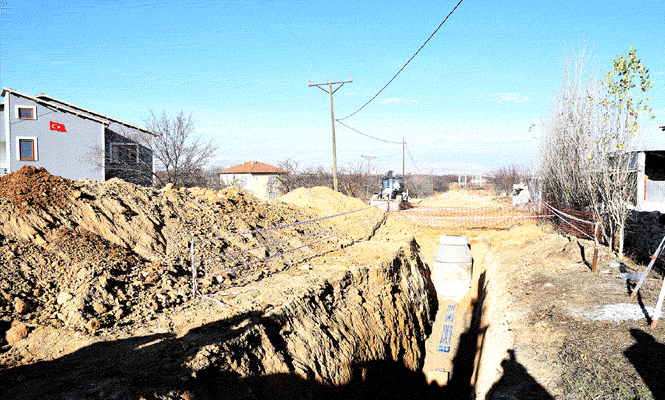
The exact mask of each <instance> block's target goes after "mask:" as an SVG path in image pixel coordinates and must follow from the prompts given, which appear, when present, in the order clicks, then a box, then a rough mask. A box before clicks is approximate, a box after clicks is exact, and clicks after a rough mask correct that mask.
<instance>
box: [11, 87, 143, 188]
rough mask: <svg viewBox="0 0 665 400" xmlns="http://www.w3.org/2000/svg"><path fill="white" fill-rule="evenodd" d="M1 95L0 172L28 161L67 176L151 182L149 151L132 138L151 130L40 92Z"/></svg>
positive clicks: (69, 177) (140, 182)
mask: <svg viewBox="0 0 665 400" xmlns="http://www.w3.org/2000/svg"><path fill="white" fill-rule="evenodd" d="M1 96H2V97H3V100H4V101H3V103H2V104H0V120H1V121H2V123H0V176H1V175H5V174H8V173H11V172H14V171H18V170H19V169H20V168H21V167H22V166H24V165H32V166H34V167H36V168H40V167H44V168H45V169H46V170H47V171H48V172H49V173H51V174H53V175H59V176H62V177H64V178H68V179H81V178H89V179H96V180H100V181H104V180H108V179H111V178H115V177H117V178H121V179H124V180H126V181H128V182H132V183H136V184H140V185H146V186H147V185H151V184H152V172H153V154H152V150H151V149H149V148H147V147H145V146H143V145H141V144H139V143H138V142H137V141H136V140H135V139H134V140H133V139H132V138H138V137H139V136H141V135H142V136H144V137H151V136H153V135H154V134H153V133H152V132H150V131H148V130H146V129H144V128H140V127H138V126H134V125H132V124H128V123H126V122H123V121H120V120H118V119H115V118H112V117H108V116H105V115H102V114H99V113H97V112H94V111H90V110H86V109H84V108H81V107H78V106H75V105H73V104H69V103H66V102H64V101H62V100H58V99H55V98H53V97H50V96H48V95H45V94H39V95H37V96H30V95H27V94H24V93H20V92H17V91H15V90H13V89H8V88H4V89H3V90H2V94H1ZM146 135H147V136H146Z"/></svg>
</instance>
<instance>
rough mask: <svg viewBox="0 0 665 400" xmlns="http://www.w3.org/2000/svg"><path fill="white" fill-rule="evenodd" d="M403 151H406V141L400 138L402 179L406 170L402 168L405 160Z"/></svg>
mask: <svg viewBox="0 0 665 400" xmlns="http://www.w3.org/2000/svg"><path fill="white" fill-rule="evenodd" d="M405 151H406V141H405V140H404V137H402V178H404V177H406V172H405V171H406V169H405V168H404V164H405V162H404V160H405V158H404V157H405V155H406V154H405Z"/></svg>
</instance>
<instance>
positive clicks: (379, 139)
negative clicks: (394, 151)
mask: <svg viewBox="0 0 665 400" xmlns="http://www.w3.org/2000/svg"><path fill="white" fill-rule="evenodd" d="M335 121H337V122H339V123H340V124H342V125H344V126H345V127H347V128H349V129H351V130H352V131H354V132H355V133H359V134H361V135H363V136H367V137H368V138H371V139H374V140H378V141H380V142H384V143H391V144H402V142H393V141H390V140H385V139H381V138H378V137H374V136H372V135H368V134H366V133H362V132H360V131H359V130H357V129H355V128H351V127H350V126H348V125H347V124H345V123H344V122H342V121H340V120H338V119H336V120H335Z"/></svg>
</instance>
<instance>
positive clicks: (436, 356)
mask: <svg viewBox="0 0 665 400" xmlns="http://www.w3.org/2000/svg"><path fill="white" fill-rule="evenodd" d="M472 268H473V258H472V256H471V250H470V248H469V241H468V238H467V237H466V236H457V235H448V236H441V237H440V238H439V247H438V249H437V250H436V253H434V265H433V266H432V275H431V278H432V283H433V284H434V288H435V289H436V292H437V297H438V303H439V304H438V310H437V314H436V318H435V321H434V325H433V327H432V333H431V335H430V337H429V338H428V339H427V341H426V343H425V347H426V355H425V364H424V367H423V371H424V372H425V374H426V376H427V380H428V382H436V383H437V384H439V385H446V384H448V381H449V379H451V376H450V374H451V372H452V369H453V368H452V367H453V358H454V356H455V354H456V353H457V350H458V347H459V337H460V335H461V334H462V333H463V332H465V331H466V330H467V329H468V327H469V325H470V322H471V318H472V315H471V312H470V310H468V309H467V308H466V307H458V303H459V302H460V300H461V299H462V297H464V295H465V294H466V293H467V292H468V291H469V288H470V286H471V276H472Z"/></svg>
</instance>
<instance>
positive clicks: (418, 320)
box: [0, 171, 485, 399]
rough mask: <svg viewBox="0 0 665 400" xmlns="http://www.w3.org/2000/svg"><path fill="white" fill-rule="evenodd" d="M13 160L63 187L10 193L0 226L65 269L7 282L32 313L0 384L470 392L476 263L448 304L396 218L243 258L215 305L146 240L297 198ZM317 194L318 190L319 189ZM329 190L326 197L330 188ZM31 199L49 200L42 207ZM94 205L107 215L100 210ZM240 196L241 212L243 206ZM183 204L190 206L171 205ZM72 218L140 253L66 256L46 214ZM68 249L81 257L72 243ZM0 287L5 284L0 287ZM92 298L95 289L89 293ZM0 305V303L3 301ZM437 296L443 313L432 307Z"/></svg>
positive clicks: (144, 393) (135, 389) (138, 391)
mask: <svg viewBox="0 0 665 400" xmlns="http://www.w3.org/2000/svg"><path fill="white" fill-rule="evenodd" d="M25 172H26V176H27V177H41V178H43V179H41V178H40V179H41V180H39V182H41V183H43V184H44V185H46V186H45V187H47V188H53V187H59V186H57V185H61V186H62V185H64V186H63V187H65V189H67V188H69V186H71V188H69V189H71V190H70V191H71V193H70V191H68V190H69V189H68V190H65V189H63V190H61V191H62V192H63V193H64V194H63V197H62V202H63V204H62V205H58V204H55V205H54V204H50V203H49V204H46V206H45V207H42V208H38V207H32V206H31V207H32V208H25V207H28V206H30V204H32V203H30V201H33V200H30V199H28V200H30V201H28V200H25V199H23V198H22V197H21V198H20V199H14V198H10V199H9V200H7V201H5V202H4V203H2V206H3V207H4V209H5V213H6V216H7V217H6V219H7V222H6V223H4V224H2V228H3V230H2V232H1V233H2V234H3V235H10V234H11V235H14V236H17V237H20V238H22V239H21V240H27V241H29V242H30V243H31V245H30V246H27V247H26V249H28V248H30V249H33V248H36V247H35V246H43V247H44V249H45V250H43V251H42V252H43V255H40V257H42V258H44V257H46V258H52V259H54V260H55V261H53V262H50V265H51V267H53V268H56V267H58V266H60V265H61V263H64V264H66V265H68V266H71V271H69V270H68V272H66V273H65V272H60V273H56V272H54V274H55V275H54V276H53V277H47V278H48V279H50V281H48V279H46V278H44V281H43V282H41V281H39V279H37V278H35V279H37V281H35V282H36V283H38V284H39V285H40V287H43V289H39V290H37V289H34V290H32V289H31V290H28V289H26V290H25V291H24V292H25V293H23V292H21V293H19V292H16V293H15V296H16V297H17V298H18V297H19V296H24V297H25V298H26V299H28V300H30V299H32V301H33V302H34V304H42V303H43V307H44V308H43V309H40V310H42V311H39V313H35V314H34V315H36V316H40V315H41V317H43V318H42V320H43V321H42V320H40V321H39V322H37V323H35V321H30V319H29V318H31V317H28V316H29V315H33V314H27V315H28V316H26V317H21V318H17V320H20V319H22V320H24V321H25V322H26V324H24V329H26V332H25V334H26V335H27V337H24V339H18V340H16V341H12V343H11V350H10V351H9V353H11V354H10V355H11V357H13V358H12V359H13V360H15V361H16V362H15V363H14V364H9V363H3V368H4V369H0V393H2V395H1V396H0V397H3V398H8V399H12V398H81V399H88V398H90V399H92V398H122V399H139V398H160V399H176V398H186V399H193V398H195V399H199V398H234V399H235V398H246V399H252V398H256V399H260V398H299V399H300V398H321V397H323V398H379V397H382V398H415V397H424V398H430V397H432V398H433V397H439V398H440V397H443V398H468V397H470V396H471V395H472V394H473V391H474V386H473V385H472V384H471V382H472V379H473V377H474V374H476V372H475V365H476V364H477V359H478V357H479V356H478V353H479V351H478V347H479V346H478V343H479V342H480V343H482V340H483V339H482V337H481V336H482V333H483V331H482V328H481V325H482V324H481V319H482V310H483V308H484V305H483V302H484V299H485V293H484V290H485V289H484V288H485V285H484V283H483V279H484V275H481V276H479V277H476V278H475V280H476V281H477V282H478V281H479V283H478V284H476V285H472V289H471V292H470V295H469V296H465V299H466V300H465V299H462V301H461V302H460V303H459V304H456V305H455V308H454V310H452V309H451V308H450V306H452V305H453V304H452V303H451V302H450V301H447V300H445V299H443V298H441V297H439V296H438V295H437V293H436V289H435V287H434V285H433V283H432V279H431V272H430V265H431V263H429V262H426V261H424V260H426V259H429V255H428V253H429V250H430V249H429V248H428V249H427V252H426V253H425V252H423V251H421V249H420V246H419V244H418V242H417V241H416V240H415V239H412V236H411V234H409V233H408V232H407V231H408V229H406V228H405V230H404V232H402V233H403V234H404V235H401V239H400V235H396V233H395V232H396V231H395V229H393V228H390V229H386V232H384V233H383V234H379V235H377V237H373V238H372V239H371V240H354V239H351V238H349V239H345V240H339V241H337V242H333V243H332V244H331V245H333V246H336V249H337V250H339V251H334V250H331V251H329V252H327V253H325V254H322V255H319V256H316V257H314V256H312V258H311V259H308V260H307V261H305V263H301V262H300V263H294V264H293V265H290V266H286V264H283V265H281V266H276V267H275V268H274V269H273V268H272V267H270V268H267V267H266V269H265V270H256V271H251V272H248V277H247V279H246V280H245V281H244V283H243V284H244V285H245V286H244V287H243V289H244V291H245V293H244V294H242V295H239V296H236V297H234V298H233V299H232V300H231V301H230V303H231V304H232V307H220V306H219V305H217V304H216V303H214V302H211V301H209V300H206V299H200V298H195V299H192V298H191V297H190V296H188V295H187V293H186V292H184V290H189V289H187V288H186V285H187V280H188V279H189V278H188V277H187V273H186V271H184V270H183V264H184V263H182V262H181V261H179V259H178V258H174V260H173V261H169V262H165V265H163V264H161V263H160V262H159V260H160V257H159V255H160V254H161V255H162V256H163V255H164V254H165V255H166V256H171V255H172V253H173V254H175V253H176V252H175V250H173V249H179V248H183V245H182V244H183V242H184V243H187V240H188V239H189V237H188V236H187V233H189V234H200V232H209V231H211V232H213V233H214V234H226V233H227V232H226V231H222V232H216V231H215V230H214V229H217V227H220V226H221V227H225V228H226V229H230V227H233V226H235V228H234V230H233V231H236V232H237V231H242V230H247V229H252V228H256V227H260V225H259V222H260V223H265V224H267V225H278V224H280V223H283V222H289V221H290V220H301V219H304V218H305V217H304V216H303V215H301V214H303V213H304V212H303V211H299V210H295V209H292V208H288V207H287V206H286V205H279V207H278V206H277V205H273V204H270V205H269V206H270V207H268V205H267V204H263V203H259V202H255V201H254V200H253V199H251V198H247V197H245V196H244V195H242V193H240V192H238V191H233V190H227V191H225V192H224V193H223V194H220V193H208V192H205V191H202V192H200V193H199V192H196V191H190V192H188V191H173V190H170V189H168V188H165V189H164V190H162V191H151V190H147V189H139V188H134V187H125V185H124V184H123V183H121V182H109V183H106V184H94V183H89V182H78V183H76V184H70V183H67V182H65V181H63V180H62V179H59V178H55V177H51V176H50V175H48V174H47V173H46V172H45V171H42V172H40V171H25ZM28 172H29V173H30V174H28ZM19 177H20V176H19ZM26 179H27V178H26ZM7 182H9V181H7ZM7 182H5V183H7ZM54 182H55V183H54ZM56 183H57V185H56ZM67 185H69V186H67ZM14 186H17V187H21V185H14ZM130 189H131V190H130ZM137 192H140V193H138V194H137ZM21 193H23V192H21ZM324 194H325V195H326V196H325V197H322V198H333V197H332V195H331V194H329V193H324ZM84 195H85V196H84ZM21 199H23V200H21ZM116 199H118V201H116ZM14 200H15V202H14ZM19 200H21V201H19ZM38 200H40V199H38ZM333 200H334V202H333V201H331V202H332V204H333V205H337V203H339V204H342V203H341V200H340V199H334V198H333ZM34 201H36V200H34ZM40 201H41V200H40ZM130 201H133V202H134V203H132V204H129V203H128V202H130ZM317 201H318V202H319V203H321V201H320V200H317ZM14 203H16V204H14ZM144 203H145V204H144ZM72 204H73V205H72ZM128 204H129V205H128ZM56 206H57V207H56ZM361 206H362V205H361ZM21 207H23V208H21ZM350 207H351V206H347V209H348V208H350ZM353 207H354V208H356V206H355V205H353ZM273 208H274V209H273ZM47 209H48V210H49V213H45V212H42V211H43V210H47ZM40 210H42V211H40ZM100 210H101V211H100ZM103 210H106V211H108V215H109V217H104V218H102V216H103V215H106V214H105V212H106V211H104V212H102V211H103ZM127 210H132V211H133V213H132V214H131V215H129V214H127V212H126V211H127ZM156 210H160V212H159V213H157V211H156ZM248 210H253V211H252V212H253V213H254V214H251V213H250V215H254V217H252V218H249V217H248V212H249V211H248ZM341 211H345V210H344V209H343V210H341ZM328 212H330V211H328ZM190 214H195V215H197V216H199V217H200V218H199V219H200V221H198V222H197V221H194V220H192V221H189V220H188V219H186V217H187V216H188V215H190ZM118 215H122V216H124V217H118ZM204 216H205V217H206V218H207V219H206V218H203V217H204ZM266 216H268V218H267V217H266ZM14 217H16V218H14ZM285 218H288V219H289V220H285ZM182 221H189V222H191V225H192V226H189V225H187V224H185V223H184V222H182ZM195 222H196V223H195ZM245 225H247V226H245ZM78 226H85V227H86V228H87V229H89V230H90V231H91V232H92V233H91V235H92V234H95V235H99V237H100V238H107V239H105V240H108V241H110V242H112V243H113V245H112V246H111V245H109V246H111V247H113V246H123V248H131V249H133V251H134V252H135V253H136V257H135V258H136V259H138V258H139V257H142V258H143V260H144V261H143V262H136V261H133V262H132V264H131V266H129V265H128V266H123V265H120V264H118V265H115V264H114V265H115V267H114V268H115V269H109V268H107V267H105V265H106V264H104V263H101V264H100V263H99V262H97V261H95V263H96V264H99V266H100V268H97V269H96V268H95V267H94V265H93V264H92V260H89V261H86V262H81V263H76V264H75V265H74V264H73V263H72V262H71V261H69V262H66V261H67V260H68V259H69V258H72V257H71V255H69V253H67V249H64V248H57V246H56V244H55V243H59V242H57V241H55V240H54V239H53V237H52V236H54V235H56V234H57V233H58V232H59V231H57V229H56V228H58V227H59V229H60V230H62V229H64V228H63V227H65V228H66V227H69V229H75V228H76V227H78ZM76 229H78V228H76ZM188 229H189V230H192V229H195V230H193V231H191V232H189V231H188ZM310 229H311V230H312V231H314V230H317V229H320V227H311V228H310ZM400 229H401V228H400ZM56 231H57V232H56ZM153 231H154V232H156V233H155V234H152V232H153ZM100 240H101V239H100ZM250 240H257V239H256V238H251V239H250ZM273 240H277V239H273ZM349 243H351V245H349ZM52 247H53V249H55V250H53V249H51V248H52ZM49 249H50V250H49ZM113 249H115V247H113ZM47 250H48V251H51V253H48V252H47ZM56 250H57V251H58V252H55V251H56ZM472 250H473V249H472ZM21 251H23V250H21ZM26 251H27V250H26ZM31 251H32V250H31ZM16 252H18V253H16V254H14V250H12V254H9V253H7V254H5V257H6V258H7V259H8V260H9V259H13V258H14V257H16V256H17V254H19V253H20V251H19V250H16ZM92 253H94V251H93V252H92ZM76 254H78V253H76ZM118 254H120V253H118ZM424 254H425V255H424ZM68 257H69V258H68ZM77 257H78V255H77ZM46 258H45V259H46ZM61 258H62V260H60V259H61ZM104 258H108V257H104ZM111 258H113V257H111ZM37 259H39V257H37ZM81 259H82V260H87V259H86V258H84V255H81ZM59 260H60V261H59ZM61 261H62V262H61ZM14 264H16V263H11V264H10V263H7V265H14ZM34 264H35V265H41V264H42V263H41V261H39V260H37V261H35V263H34ZM70 264H71V265H70ZM96 264H95V265H96ZM17 265H19V266H20V270H17V272H16V273H17V274H18V275H17V276H22V277H23V278H22V279H18V278H17V280H16V282H22V281H24V280H26V277H29V275H26V272H25V271H31V270H33V269H34V270H39V268H41V267H39V268H35V267H34V266H33V265H32V264H30V263H28V262H27V261H25V260H23V261H22V264H21V263H18V264H17ZM44 265H49V263H48V262H46V261H44ZM125 267H127V268H125ZM130 267H131V268H130ZM123 268H125V269H127V270H128V271H130V272H123V271H124V269H123ZM280 268H281V269H280ZM171 270H172V271H171ZM8 271H10V269H9V268H8ZM11 271H13V270H11ZM11 271H10V272H11ZM113 271H115V272H114V273H116V274H117V276H116V275H113V274H112V273H111V272H113ZM167 271H171V272H167ZM125 273H126V274H127V275H123V274H125ZM130 273H131V274H130ZM61 276H62V277H63V279H62V280H60V279H58V278H59V277H61ZM61 281H62V282H61ZM218 283H219V282H218ZM474 288H480V289H474ZM10 289H11V288H5V289H3V290H10ZM70 292H71V293H70ZM181 292H182V293H181ZM11 293H13V292H11ZM63 293H64V294H68V295H69V296H61V295H62V294H63ZM4 296H5V297H7V299H9V298H10V297H12V296H10V294H9V293H8V292H4ZM30 296H32V297H30ZM39 296H42V297H44V300H43V301H42V300H40V299H41V297H39ZM160 296H161V297H160ZM185 298H186V300H184V299H185ZM93 300H94V301H96V303H94V304H90V302H92V301H93ZM7 301H9V300H7ZM12 301H13V302H14V303H15V302H16V301H15V299H13V300H12ZM40 302H41V303H40ZM97 303H99V304H97ZM10 307H14V306H13V305H9V303H7V304H6V305H5V309H9V308H10ZM40 307H41V306H40ZM69 309H72V310H73V309H76V310H75V311H77V312H76V313H74V312H71V313H69V312H67V310H69ZM45 310H48V311H45ZM451 312H452V313H453V314H454V315H453V316H452V320H451V321H447V318H448V316H449V314H450V313H451ZM40 313H41V314H40ZM96 315H98V316H99V318H97V317H96ZM74 317H77V318H78V319H76V318H74ZM83 317H85V319H84V320H83V319H82V318H83ZM79 319H80V320H81V321H79ZM93 320H95V321H96V325H95V324H92V322H93ZM77 321H78V322H77ZM442 321H444V322H449V324H448V325H450V326H452V330H451V333H450V335H449V336H450V340H449V343H448V345H449V351H448V352H447V353H445V357H444V359H442V360H435V361H432V360H431V357H428V353H431V352H433V351H438V346H439V344H440V343H439V342H440V341H441V338H442V332H441V328H442V323H441V322H442ZM14 322H16V321H13V322H12V325H11V326H12V327H13V326H14V325H13V324H14ZM100 322H101V323H102V324H104V325H103V326H102V327H101V328H100V327H99V324H100ZM84 323H85V324H84ZM7 332H8V331H7ZM3 333H4V332H3ZM7 341H9V340H7ZM432 349H435V350H432ZM5 359H6V360H9V359H10V358H9V357H7V358H5Z"/></svg>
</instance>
